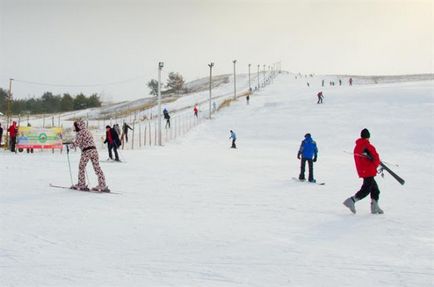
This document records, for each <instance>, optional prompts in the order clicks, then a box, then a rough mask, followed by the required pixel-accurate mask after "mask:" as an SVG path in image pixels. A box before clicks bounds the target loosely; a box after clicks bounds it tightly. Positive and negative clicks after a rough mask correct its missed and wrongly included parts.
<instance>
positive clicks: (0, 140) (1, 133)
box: [0, 123, 3, 146]
mask: <svg viewBox="0 0 434 287" xmlns="http://www.w3.org/2000/svg"><path fill="white" fill-rule="evenodd" d="M2 139H3V128H2V124H1V123H0V146H2Z"/></svg>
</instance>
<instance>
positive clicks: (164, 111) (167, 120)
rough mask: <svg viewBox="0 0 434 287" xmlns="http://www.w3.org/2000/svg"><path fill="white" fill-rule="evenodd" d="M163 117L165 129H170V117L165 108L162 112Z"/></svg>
mask: <svg viewBox="0 0 434 287" xmlns="http://www.w3.org/2000/svg"><path fill="white" fill-rule="evenodd" d="M163 116H164V118H165V119H166V129H167V127H169V129H170V115H169V111H168V110H167V109H166V108H164V110H163Z"/></svg>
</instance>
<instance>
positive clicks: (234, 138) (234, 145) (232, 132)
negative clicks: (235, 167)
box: [229, 130, 237, 148]
mask: <svg viewBox="0 0 434 287" xmlns="http://www.w3.org/2000/svg"><path fill="white" fill-rule="evenodd" d="M230 133H231V136H230V137H229V139H232V146H231V148H237V146H236V144H235V141H236V140H237V135H236V134H235V132H234V131H233V130H230Z"/></svg>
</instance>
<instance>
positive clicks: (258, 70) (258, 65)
mask: <svg viewBox="0 0 434 287" xmlns="http://www.w3.org/2000/svg"><path fill="white" fill-rule="evenodd" d="M260 86H261V85H260V83H259V65H258V91H259V87H260Z"/></svg>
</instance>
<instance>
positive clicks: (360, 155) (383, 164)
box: [346, 152, 405, 185]
mask: <svg viewBox="0 0 434 287" xmlns="http://www.w3.org/2000/svg"><path fill="white" fill-rule="evenodd" d="M346 153H350V154H353V155H355V156H359V157H364V158H367V159H369V160H372V157H371V156H370V155H369V154H367V153H366V154H365V153H363V154H360V153H351V152H346ZM384 171H387V172H388V173H389V174H390V175H391V176H392V177H393V178H394V179H396V181H397V182H399V183H400V184H401V185H404V184H405V180H404V179H403V178H401V177H400V176H399V175H397V174H396V173H395V172H393V170H391V169H390V168H389V167H388V166H387V165H386V164H385V163H384V162H382V161H380V169H379V174H381V176H382V177H384Z"/></svg>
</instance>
